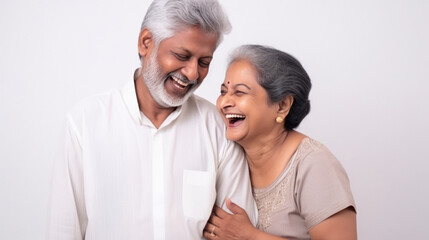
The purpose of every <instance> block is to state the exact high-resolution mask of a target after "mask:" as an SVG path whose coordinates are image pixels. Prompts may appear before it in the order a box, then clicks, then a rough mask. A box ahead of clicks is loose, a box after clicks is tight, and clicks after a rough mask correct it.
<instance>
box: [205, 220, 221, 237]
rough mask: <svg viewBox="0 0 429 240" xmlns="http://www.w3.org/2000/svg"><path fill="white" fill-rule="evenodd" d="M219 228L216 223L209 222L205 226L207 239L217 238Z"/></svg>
mask: <svg viewBox="0 0 429 240" xmlns="http://www.w3.org/2000/svg"><path fill="white" fill-rule="evenodd" d="M217 230H219V229H217V228H216V226H215V225H213V224H211V223H207V224H206V226H205V228H204V233H203V235H204V237H205V238H207V239H216V232H217Z"/></svg>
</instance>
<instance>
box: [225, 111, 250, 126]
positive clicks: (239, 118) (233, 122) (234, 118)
mask: <svg viewBox="0 0 429 240" xmlns="http://www.w3.org/2000/svg"><path fill="white" fill-rule="evenodd" d="M225 118H226V119H227V120H228V126H229V127H237V126H238V125H240V124H241V123H242V122H243V121H244V119H245V118H246V116H245V115H243V114H225Z"/></svg>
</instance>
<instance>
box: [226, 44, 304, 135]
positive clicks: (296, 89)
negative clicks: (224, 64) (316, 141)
mask: <svg viewBox="0 0 429 240" xmlns="http://www.w3.org/2000/svg"><path fill="white" fill-rule="evenodd" d="M238 60H247V61H249V62H250V64H252V65H253V66H254V67H255V68H256V70H257V71H258V74H259V76H258V83H259V84H260V85H261V86H262V87H263V88H264V89H265V90H266V91H267V94H268V98H269V99H268V103H269V104H273V103H277V102H280V101H282V100H284V99H285V98H286V97H287V96H293V98H294V102H293V104H292V107H291V109H290V111H289V114H288V116H287V117H286V121H285V122H284V127H285V129H286V130H292V129H295V128H297V127H298V126H299V124H300V123H301V121H302V120H303V119H304V118H305V116H307V114H308V113H309V112H310V100H309V99H308V96H309V94H310V89H311V80H310V77H309V76H308V74H307V72H306V71H305V69H304V68H303V67H302V65H301V63H300V62H299V61H298V60H296V59H295V58H294V57H293V56H291V55H289V54H287V53H285V52H282V51H279V50H277V49H274V48H271V47H266V46H261V45H243V46H240V47H238V48H236V49H235V50H234V51H233V52H232V54H231V55H230V59H229V63H228V66H229V65H231V64H232V63H233V62H235V61H238Z"/></svg>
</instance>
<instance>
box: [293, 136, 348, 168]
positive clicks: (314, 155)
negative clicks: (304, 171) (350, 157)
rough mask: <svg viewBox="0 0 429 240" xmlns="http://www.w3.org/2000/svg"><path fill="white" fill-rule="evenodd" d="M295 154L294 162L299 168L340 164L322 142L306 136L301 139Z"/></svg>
mask: <svg viewBox="0 0 429 240" xmlns="http://www.w3.org/2000/svg"><path fill="white" fill-rule="evenodd" d="M295 155H296V156H295V157H296V162H297V164H298V165H300V166H301V168H302V167H310V166H311V165H318V166H329V165H334V166H336V165H341V164H340V162H339V161H338V159H337V158H336V157H335V155H334V154H333V153H332V152H331V151H330V150H329V149H328V148H327V147H326V146H325V145H324V144H323V143H321V142H319V141H318V140H315V139H313V138H311V137H308V136H305V137H304V138H303V139H302V141H301V143H300V145H299V146H298V149H297V150H296V154H295ZM311 167H314V166H311ZM341 168H342V167H341Z"/></svg>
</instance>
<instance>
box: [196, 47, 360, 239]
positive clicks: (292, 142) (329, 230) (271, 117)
mask: <svg viewBox="0 0 429 240" xmlns="http://www.w3.org/2000/svg"><path fill="white" fill-rule="evenodd" d="M310 88H311V82H310V78H309V76H308V75H307V73H306V71H305V70H304V69H303V67H302V66H301V64H300V63H299V62H298V61H297V60H296V59H295V58H293V57H292V56H290V55H289V54H287V53H284V52H281V51H278V50H276V49H273V48H269V47H264V46H259V45H245V46H241V47H239V48H238V49H236V50H235V52H233V54H232V57H231V60H230V62H229V65H228V70H227V73H226V77H225V81H224V82H223V83H222V85H221V94H220V96H219V98H218V100H217V108H218V110H219V112H220V114H221V115H222V117H223V120H224V122H225V125H226V129H227V131H226V136H227V138H228V139H230V140H233V141H235V142H237V143H238V144H240V145H241V146H242V147H243V149H244V150H245V152H246V157H247V161H248V165H249V169H250V174H251V181H252V186H253V194H254V197H255V199H256V203H257V207H258V211H259V213H258V216H259V220H258V224H257V226H256V227H257V228H255V227H254V226H253V225H252V224H251V222H250V220H249V219H248V217H247V214H246V212H245V211H244V210H243V209H242V208H240V207H239V206H238V205H235V204H234V203H232V202H231V200H229V199H227V207H228V208H229V210H230V211H231V212H230V213H229V212H226V211H224V210H222V209H220V208H218V207H215V208H214V210H213V214H212V216H211V217H210V220H209V222H208V223H207V225H206V227H205V230H204V237H206V238H207V239H210V240H211V239H264V240H266V239H313V240H317V239H329V240H335V239H342V240H344V239H357V231H356V212H355V204H354V200H353V196H352V193H351V190H350V184H349V180H348V177H347V174H346V172H345V170H344V169H343V167H342V166H341V164H340V163H339V161H338V160H337V159H336V158H335V156H334V155H333V154H332V153H331V152H330V151H329V150H328V149H327V148H326V147H325V146H324V145H323V144H321V143H320V142H318V141H316V140H314V139H311V138H310V137H307V136H305V135H304V134H302V133H300V132H297V131H295V130H294V129H295V128H297V127H298V125H299V124H300V122H301V121H302V119H303V118H304V117H305V116H306V115H307V114H308V112H309V111H310V102H309V100H308V95H309V92H310Z"/></svg>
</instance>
